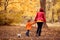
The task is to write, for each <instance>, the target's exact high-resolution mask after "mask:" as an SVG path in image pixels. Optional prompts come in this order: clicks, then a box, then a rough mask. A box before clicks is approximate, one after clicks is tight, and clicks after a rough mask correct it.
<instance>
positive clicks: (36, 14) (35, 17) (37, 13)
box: [34, 13, 38, 21]
mask: <svg viewBox="0 0 60 40" xmlns="http://www.w3.org/2000/svg"><path fill="white" fill-rule="evenodd" d="M37 16H38V13H37V14H36V17H35V20H34V21H37Z"/></svg>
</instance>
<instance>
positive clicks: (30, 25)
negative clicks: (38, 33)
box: [26, 20, 35, 37]
mask: <svg viewBox="0 0 60 40" xmlns="http://www.w3.org/2000/svg"><path fill="white" fill-rule="evenodd" d="M34 23H35V22H31V20H28V21H27V24H26V29H27V32H26V36H28V37H29V31H30V30H31V27H32V25H33V24H34Z"/></svg>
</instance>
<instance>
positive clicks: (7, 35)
mask: <svg viewBox="0 0 60 40" xmlns="http://www.w3.org/2000/svg"><path fill="white" fill-rule="evenodd" d="M36 29H37V28H36V27H32V30H31V31H30V37H27V36H26V35H25V32H26V29H25V27H23V26H0V40H60V29H59V28H56V27H55V28H50V27H49V28H48V29H47V28H42V33H41V36H40V37H36ZM17 34H21V37H20V38H19V37H18V36H17Z"/></svg>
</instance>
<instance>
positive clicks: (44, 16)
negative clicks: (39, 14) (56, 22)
mask: <svg viewBox="0 0 60 40" xmlns="http://www.w3.org/2000/svg"><path fill="white" fill-rule="evenodd" d="M43 18H44V22H46V15H45V14H43Z"/></svg>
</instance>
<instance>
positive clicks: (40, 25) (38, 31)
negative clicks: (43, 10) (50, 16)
mask: <svg viewBox="0 0 60 40" xmlns="http://www.w3.org/2000/svg"><path fill="white" fill-rule="evenodd" d="M42 25H43V22H37V26H38V27H37V32H36V34H37V35H38V36H40V35H41V29H42Z"/></svg>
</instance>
